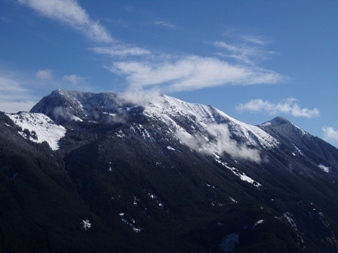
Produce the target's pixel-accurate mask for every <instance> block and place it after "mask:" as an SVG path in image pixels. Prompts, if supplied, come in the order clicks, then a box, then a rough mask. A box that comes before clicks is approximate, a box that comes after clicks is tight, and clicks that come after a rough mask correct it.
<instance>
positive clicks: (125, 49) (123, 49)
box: [90, 44, 151, 57]
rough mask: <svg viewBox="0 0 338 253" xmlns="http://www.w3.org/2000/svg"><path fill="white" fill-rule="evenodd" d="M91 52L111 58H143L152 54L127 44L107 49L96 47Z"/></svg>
mask: <svg viewBox="0 0 338 253" xmlns="http://www.w3.org/2000/svg"><path fill="white" fill-rule="evenodd" d="M90 50H92V51H94V52H95V53H97V54H105V55H109V56H111V57H127V56H141V55H150V54H151V51H150V50H147V49H144V48H140V47H135V46H131V45H127V44H115V45H112V46H106V47H94V48H90Z"/></svg>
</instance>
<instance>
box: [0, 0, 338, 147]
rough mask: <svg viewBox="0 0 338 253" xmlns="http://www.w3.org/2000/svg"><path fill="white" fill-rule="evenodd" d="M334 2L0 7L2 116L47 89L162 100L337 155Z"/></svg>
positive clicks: (62, 2) (152, 0)
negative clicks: (276, 126)
mask: <svg viewBox="0 0 338 253" xmlns="http://www.w3.org/2000/svg"><path fill="white" fill-rule="evenodd" d="M337 14H338V1H336V0H297V1H294V0H283V1H277V0H256V1H252V0H212V1H209V0H184V1H181V0H171V1H164V0H143V1H137V0H114V1H111V0H100V1H92V0H1V1H0V110H1V111H4V112H17V111H29V110H30V108H31V107H32V106H33V105H34V104H35V103H37V102H38V101H39V100H40V99H41V98H42V97H43V96H46V95H48V94H50V93H51V92H52V91H53V90H55V89H70V90H79V91H88V92H128V93H131V94H136V95H139V96H142V94H144V93H151V92H155V93H161V94H167V95H169V96H173V97H176V98H178V99H181V100H184V101H187V102H192V103H200V104H206V105H212V106H214V107H216V108H218V109H220V110H222V111H223V112H225V113H227V114H228V115H229V116H231V117H234V118H236V119H238V120H240V121H243V122H246V123H249V124H255V125H256V124H261V123H263V122H265V121H268V120H271V119H272V118H274V117H276V116H282V117H284V118H286V119H288V120H290V121H291V122H293V123H294V124H295V125H297V126H299V127H301V128H302V129H304V130H305V131H307V132H309V133H310V134H312V135H315V136H318V137H320V138H323V139H324V140H326V141H327V142H329V143H331V144H332V145H335V146H336V147H338V117H337V116H338V99H337V95H338V92H337V91H338V64H337V63H338V62H337V60H338V15H337Z"/></svg>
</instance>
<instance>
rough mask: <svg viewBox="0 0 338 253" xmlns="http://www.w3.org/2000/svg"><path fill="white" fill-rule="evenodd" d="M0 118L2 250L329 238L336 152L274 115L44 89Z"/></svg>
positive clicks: (335, 204)
mask: <svg viewBox="0 0 338 253" xmlns="http://www.w3.org/2000/svg"><path fill="white" fill-rule="evenodd" d="M0 130H1V131H0V164H2V170H1V173H0V182H1V184H0V187H1V188H0V195H1V198H0V199H1V201H2V206H3V207H5V208H2V210H1V212H0V249H1V250H2V251H4V252H68V251H74V252H112V251H113V252H337V250H338V242H337V234H338V218H337V216H336V211H337V210H338V198H337V197H338V187H337V184H336V182H337V178H338V172H337V168H338V150H337V149H336V148H334V147H333V146H331V145H330V144H328V143H326V142H324V141H323V140H321V139H319V138H317V137H314V136H312V135H311V134H309V133H307V132H305V131H304V130H302V129H300V128H299V127H297V126H295V125H294V124H293V123H291V122H290V121H288V120H286V119H283V118H281V117H277V118H275V119H272V120H271V121H268V122H265V123H263V124H261V125H258V126H253V125H250V124H246V123H243V122H240V121H238V120H236V119H234V118H232V117H230V116H228V115H227V114H226V113H224V112H222V111H220V110H218V109H216V108H214V107H212V106H206V105H201V104H193V103H187V102H184V101H181V100H179V99H176V98H173V97H169V96H165V95H163V96H147V97H137V98H135V97H134V98H133V97H130V96H126V95H123V94H117V93H89V92H78V91H66V90H56V91H53V92H52V93H51V94H50V95H48V96H46V97H44V98H42V99H41V100H40V101H39V102H38V103H37V104H36V105H35V106H34V107H33V108H32V110H31V111H30V112H29V113H27V112H19V113H17V114H5V113H1V114H0ZM30 231H34V233H29V232H30ZM17 238H24V239H22V240H18V239H17Z"/></svg>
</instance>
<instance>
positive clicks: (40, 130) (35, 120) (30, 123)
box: [6, 112, 66, 151]
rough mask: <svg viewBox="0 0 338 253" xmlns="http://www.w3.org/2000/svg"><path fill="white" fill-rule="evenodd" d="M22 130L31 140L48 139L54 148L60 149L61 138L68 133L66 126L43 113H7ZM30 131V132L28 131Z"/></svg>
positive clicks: (23, 134)
mask: <svg viewBox="0 0 338 253" xmlns="http://www.w3.org/2000/svg"><path fill="white" fill-rule="evenodd" d="M6 115H7V116H8V117H10V118H11V120H12V121H13V122H14V123H15V124H16V125H17V126H19V127H21V129H22V131H20V132H19V133H20V134H21V135H22V136H23V137H24V138H25V139H28V140H30V141H33V142H36V143H42V142H44V141H46V142H47V143H48V145H49V146H50V148H51V149H52V150H54V151H55V150H58V149H59V144H58V142H59V140H60V139H61V138H62V137H64V136H65V135H66V128H64V127H63V126H60V125H57V124H55V123H54V121H53V120H51V119H50V118H49V117H48V116H46V115H44V114H42V113H28V112H19V113H8V114H6ZM27 131H28V133H27Z"/></svg>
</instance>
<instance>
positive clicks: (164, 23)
mask: <svg viewBox="0 0 338 253" xmlns="http://www.w3.org/2000/svg"><path fill="white" fill-rule="evenodd" d="M153 24H154V25H156V26H160V27H165V28H170V29H176V28H177V26H175V25H174V24H172V23H170V22H167V21H163V20H157V21H155V22H154V23H153Z"/></svg>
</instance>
